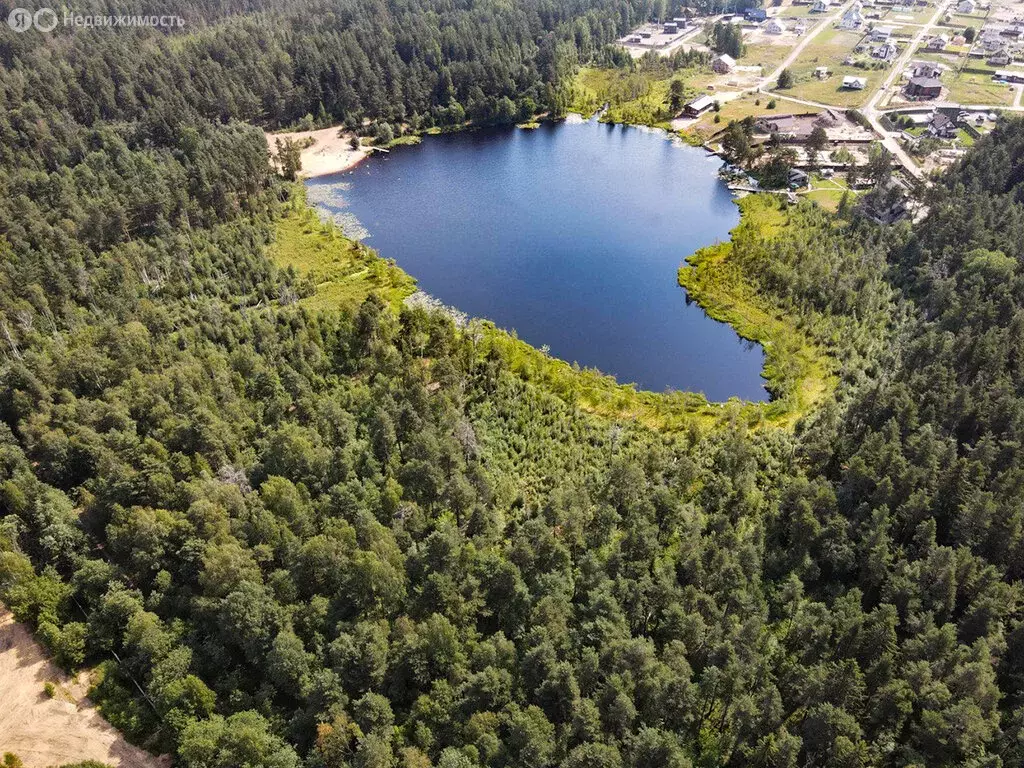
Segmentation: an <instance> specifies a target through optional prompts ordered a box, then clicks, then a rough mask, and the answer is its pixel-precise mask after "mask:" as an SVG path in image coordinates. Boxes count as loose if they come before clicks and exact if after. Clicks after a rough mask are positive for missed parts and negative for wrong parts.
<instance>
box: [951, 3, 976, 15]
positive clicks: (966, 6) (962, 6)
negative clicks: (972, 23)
mask: <svg viewBox="0 0 1024 768" xmlns="http://www.w3.org/2000/svg"><path fill="white" fill-rule="evenodd" d="M976 7H977V6H976V5H975V3H974V0H960V2H959V3H958V4H957V6H956V12H957V13H967V14H970V13H974V9H975V8H976Z"/></svg>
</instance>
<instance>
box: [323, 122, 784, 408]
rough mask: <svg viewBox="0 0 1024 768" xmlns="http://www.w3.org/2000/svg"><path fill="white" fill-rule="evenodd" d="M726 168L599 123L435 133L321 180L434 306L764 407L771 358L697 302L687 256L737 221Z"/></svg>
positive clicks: (330, 205) (330, 200)
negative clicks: (764, 373) (687, 275)
mask: <svg viewBox="0 0 1024 768" xmlns="http://www.w3.org/2000/svg"><path fill="white" fill-rule="evenodd" d="M720 165H721V163H720V161H718V160H717V159H716V158H711V157H707V156H706V153H705V152H704V151H703V150H701V149H697V148H694V147H688V146H681V145H679V144H678V143H676V142H673V141H670V140H669V139H667V138H666V136H665V134H663V133H661V132H655V131H650V130H645V129H640V128H632V127H625V126H617V125H607V124H602V123H598V122H596V121H587V122H560V123H544V124H542V125H541V127H540V128H537V129H536V130H521V129H516V128H495V129H486V130H479V131H469V132H462V133H453V134H446V135H441V136H427V137H425V138H424V140H423V142H422V143H421V144H419V145H416V146H401V147H395V148H394V149H392V150H391V151H390V152H388V153H386V154H385V153H376V154H375V155H374V156H373V157H371V158H369V159H368V160H366V161H364V162H363V163H362V164H361V165H359V166H357V167H356V168H354V169H352V170H351V171H348V172H346V173H344V174H340V175H336V176H330V177H324V178H320V179H314V180H310V181H309V182H307V188H308V189H309V194H310V200H311V201H312V202H314V204H316V205H317V206H318V207H320V208H321V209H322V210H324V211H326V212H327V213H329V214H330V215H332V216H334V217H335V220H337V221H339V222H340V223H341V224H342V226H343V229H344V230H345V232H346V234H349V235H350V236H358V237H360V238H361V239H365V242H366V243H367V245H370V246H372V247H373V248H375V249H376V250H377V251H378V253H380V254H381V255H382V256H385V257H388V258H393V259H395V261H397V262H398V264H399V266H401V267H402V268H403V269H404V270H405V271H406V272H408V273H409V274H411V275H412V276H413V277H415V278H416V279H417V280H418V282H419V286H420V287H421V288H422V289H423V290H424V291H426V292H427V293H429V294H431V295H432V296H434V297H435V298H437V299H439V300H440V301H442V302H444V303H445V304H449V305H452V306H454V307H456V308H458V309H460V310H462V311H463V312H466V313H468V314H469V315H470V316H475V317H483V318H487V319H489V320H492V321H493V322H494V323H495V324H497V325H498V326H500V327H502V328H506V329H509V330H513V329H514V330H515V331H516V332H517V334H518V335H519V337H520V338H522V339H524V340H526V341H528V342H529V343H530V344H532V345H533V346H535V347H542V346H544V345H546V346H547V347H548V348H549V349H550V352H551V354H552V355H555V356H557V357H560V358H562V359H563V360H567V361H569V362H573V361H575V362H578V363H579V364H580V365H581V366H586V367H591V368H597V369H599V370H601V371H602V372H604V373H608V374H612V375H614V376H615V377H616V378H617V379H618V380H619V381H620V382H623V383H626V382H634V383H636V384H637V385H639V386H640V387H641V388H643V389H648V390H653V391H662V390H666V389H678V390H690V391H695V392H703V393H704V394H705V395H706V396H707V397H708V398H709V399H711V400H725V399H727V398H729V397H732V396H737V397H742V398H744V399H747V400H765V399H767V393H766V392H765V390H764V387H763V380H762V379H761V375H760V373H761V367H762V365H763V361H764V355H763V351H762V349H761V348H760V346H758V345H756V344H751V343H749V342H747V341H744V340H743V339H741V338H739V336H737V335H736V333H735V331H733V330H732V328H731V327H729V326H728V325H725V324H723V323H718V322H716V321H714V320H712V319H710V318H709V317H708V316H707V315H705V314H704V312H703V310H701V309H700V308H699V307H698V306H696V305H695V304H688V303H687V300H686V293H685V291H684V290H683V289H682V288H680V287H679V285H678V283H677V282H676V271H677V269H678V267H679V265H680V262H681V260H682V259H684V258H685V257H686V256H688V255H689V254H691V253H692V252H693V251H695V250H697V249H698V248H701V247H702V246H706V245H712V244H714V243H716V242H719V241H723V240H727V239H728V237H729V230H730V229H732V228H733V227H734V226H735V225H736V224H737V223H738V221H739V211H738V209H737V207H736V205H735V204H734V203H733V201H732V198H731V196H730V193H729V191H728V189H726V187H725V185H724V184H723V183H722V182H721V180H719V178H718V176H717V171H718V168H719V167H720Z"/></svg>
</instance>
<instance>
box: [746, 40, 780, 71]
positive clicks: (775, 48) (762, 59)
mask: <svg viewBox="0 0 1024 768" xmlns="http://www.w3.org/2000/svg"><path fill="white" fill-rule="evenodd" d="M792 50H793V49H792V48H791V47H789V46H787V45H772V44H771V43H756V44H753V45H748V46H747V49H746V50H745V51H744V52H743V56H742V58H740V59H738V60H737V61H736V63H737V64H740V65H741V66H744V67H756V66H760V67H761V68H762V72H763V73H766V74H770V73H771V71H772V70H774V69H775V68H776V67H778V66H779V64H781V63H782V62H783V61H785V60H786V57H787V56H788V55H789V52H790V51H792Z"/></svg>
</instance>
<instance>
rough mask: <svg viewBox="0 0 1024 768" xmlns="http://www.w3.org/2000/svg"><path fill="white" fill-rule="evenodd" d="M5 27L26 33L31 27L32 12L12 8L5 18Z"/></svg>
mask: <svg viewBox="0 0 1024 768" xmlns="http://www.w3.org/2000/svg"><path fill="white" fill-rule="evenodd" d="M55 16H56V15H55ZM7 26H9V27H10V28H11V29H13V30H14V31H15V32H27V31H28V30H29V29H30V28H31V27H32V11H29V10H26V9H24V8H14V9H13V10H12V11H11V12H10V14H8V16H7Z"/></svg>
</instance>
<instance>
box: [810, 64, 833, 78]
mask: <svg viewBox="0 0 1024 768" xmlns="http://www.w3.org/2000/svg"><path fill="white" fill-rule="evenodd" d="M830 74H832V73H831V72H829V71H828V67H815V68H814V76H815V77H816V78H817V79H818V80H828V76H829V75H830Z"/></svg>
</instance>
